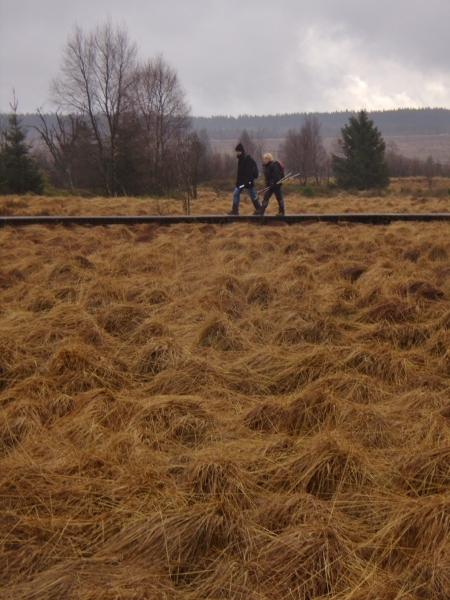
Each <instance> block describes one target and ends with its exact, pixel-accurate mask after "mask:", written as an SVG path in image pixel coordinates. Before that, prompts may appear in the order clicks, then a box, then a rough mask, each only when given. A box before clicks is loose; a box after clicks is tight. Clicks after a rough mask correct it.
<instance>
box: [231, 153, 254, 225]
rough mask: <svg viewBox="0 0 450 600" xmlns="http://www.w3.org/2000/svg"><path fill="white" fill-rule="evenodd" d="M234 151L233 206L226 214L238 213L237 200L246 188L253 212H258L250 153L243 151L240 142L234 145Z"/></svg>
mask: <svg viewBox="0 0 450 600" xmlns="http://www.w3.org/2000/svg"><path fill="white" fill-rule="evenodd" d="M235 152H236V157H237V159H238V169H237V177H236V187H235V189H234V194H233V206H232V208H231V211H230V212H229V213H228V214H229V215H238V214H239V200H240V196H241V192H242V190H244V189H245V190H247V194H248V195H249V196H250V200H251V201H252V203H253V206H254V207H255V212H254V213H253V214H260V211H261V210H262V207H261V204H260V202H259V200H258V196H257V195H256V192H255V189H254V185H255V182H254V179H253V161H252V159H251V157H250V155H249V154H246V153H245V150H244V146H243V145H242V144H241V143H240V142H239V144H238V145H237V146H236V148H235Z"/></svg>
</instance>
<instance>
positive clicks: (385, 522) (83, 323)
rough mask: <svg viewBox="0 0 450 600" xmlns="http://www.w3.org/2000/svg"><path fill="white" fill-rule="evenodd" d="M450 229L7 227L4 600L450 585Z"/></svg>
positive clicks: (0, 273)
mask: <svg viewBox="0 0 450 600" xmlns="http://www.w3.org/2000/svg"><path fill="white" fill-rule="evenodd" d="M213 196H214V195H213V194H212V195H211V197H210V198H209V199H207V198H204V199H203V200H202V199H201V200H200V201H199V205H200V203H201V202H203V203H204V205H203V204H202V205H201V206H203V208H202V209H201V210H203V211H208V212H215V211H214V210H208V207H209V205H208V204H207V202H209V203H210V204H211V203H213V202H216V203H217V207H218V208H220V210H225V208H228V205H229V198H226V199H225V198H223V199H217V200H214V198H213ZM289 198H291V199H290V200H289ZM341 200H342V198H341ZM294 201H295V202H298V204H299V205H300V204H301V203H303V206H305V207H306V208H307V209H308V210H310V211H311V212H314V211H317V212H319V210H318V209H317V208H314V207H313V206H312V205H313V204H314V203H316V202H319V203H320V202H322V200H314V199H313V200H306V199H303V198H300V197H298V198H294V197H293V196H291V197H289V196H288V197H287V201H286V204H287V205H288V202H292V205H293V204H294ZM333 201H336V202H337V200H333V199H330V200H323V202H324V203H325V202H328V203H331V202H333ZM407 201H408V198H400V197H399V198H396V197H395V196H388V197H387V198H366V199H363V198H357V197H351V198H350V197H349V198H348V205H352V202H353V204H354V207H355V208H352V210H358V207H359V210H367V211H370V210H373V208H372V207H369V206H367V204H364V203H365V202H369V203H373V205H375V203H376V204H377V206H378V210H383V209H384V210H386V211H388V212H393V210H394V209H393V208H392V207H388V206H386V205H387V204H388V203H389V202H392V203H394V205H395V207H396V208H397V207H398V205H400V207H399V208H398V209H399V210H410V211H416V210H417V209H416V208H415V207H414V205H412V204H411V202H412V201H411V199H409V202H410V204H409V205H408V206H407ZM4 202H5V203H7V204H8V206H9V209H8V206H6V204H4V208H5V210H6V209H8V210H11V211H13V212H14V211H15V212H19V210H22V211H25V212H27V211H28V212H29V213H32V212H39V211H38V210H37V207H38V206H39V203H40V205H41V208H42V207H43V206H44V205H45V206H46V207H45V208H42V210H43V211H47V212H52V211H53V212H56V213H58V212H62V210H63V209H62V208H59V206H58V203H59V205H60V206H61V207H62V206H63V204H64V205H65V209H64V210H65V211H66V212H70V211H75V212H77V213H81V212H85V213H86V212H87V210H85V207H86V206H88V205H89V206H90V208H91V214H92V213H93V214H101V213H103V214H104V213H105V212H111V213H113V212H117V210H118V209H117V208H115V209H114V210H111V205H110V204H109V203H108V201H107V200H100V199H97V200H91V201H87V200H82V199H74V200H73V203H72V204H71V200H70V199H62V198H60V199H54V200H51V201H49V200H44V199H34V200H33V199H28V198H9V199H6V200H5V201H4ZM114 202H116V203H117V204H118V203H119V202H122V203H123V204H122V205H123V206H124V208H123V209H122V210H123V211H125V209H126V210H128V211H129V213H133V212H138V210H139V207H141V210H144V208H143V207H144V206H145V201H144V200H139V201H133V200H129V203H128V205H127V206H126V207H125V203H124V202H123V201H119V200H117V201H114ZM148 202H150V201H148ZM152 202H153V201H152ZM167 202H168V203H169V201H167ZM358 202H359V204H357V203H358ZM429 202H430V203H431V202H435V203H439V202H441V200H439V199H430V200H429ZM46 203H47V205H48V206H47V205H46ZM89 203H90V204H89ZM307 203H309V204H307ZM402 203H403V204H402ZM169 204H170V203H169ZM336 206H337V204H336ZM420 206H423V205H422V204H421V205H420ZM436 206H438V204H436ZM14 207H15V208H14ZM20 207H21V208H20ZM52 207H53V209H52ZM243 208H245V210H247V209H249V206H248V205H245V204H244V205H243ZM274 208H275V207H272V206H271V209H274ZM444 208H445V207H444V205H443V204H439V208H438V210H443V209H444ZM341 209H342V204H341ZM145 210H148V208H146V209H145ZM193 210H194V209H193ZM291 210H292V208H290V207H289V205H288V211H291ZM327 210H330V208H328V209H327ZM332 210H334V209H332ZM243 212H245V211H243ZM249 212H250V211H249ZM449 228H450V224H448V223H408V224H405V223H395V224H392V225H389V226H367V225H345V224H343V225H332V224H320V223H315V224H309V225H307V224H305V225H293V226H287V225H284V224H283V223H281V222H280V223H279V224H278V226H260V225H257V224H230V225H225V226H213V225H203V226H202V225H176V226H172V227H167V228H164V227H156V226H153V227H148V226H136V227H134V228H131V227H129V228H128V227H124V226H111V227H97V228H82V227H75V226H74V227H67V228H63V227H59V226H58V227H44V226H29V227H23V228H17V229H13V228H8V227H7V228H3V229H1V230H0V252H1V263H0V486H1V489H0V511H1V513H0V540H1V548H0V598H1V599H2V600H3V599H5V600H6V599H10V600H12V599H14V600H17V599H24V600H25V599H30V600H31V599H39V600H44V599H45V600H50V599H51V600H54V599H60V598H61V599H69V600H70V599H79V600H88V599H89V600H99V599H108V600H113V599H114V600H118V599H123V600H131V599H135V600H138V599H152V600H153V599H159V600H163V599H164V600H200V599H203V598H204V599H212V600H213V599H216V600H219V599H222V600H223V599H234V600H238V599H239V600H244V599H245V600H247V599H249V598H252V599H255V600H284V599H286V600H288V599H294V598H298V599H312V598H314V599H319V598H320V599H325V598H326V599H341V600H344V599H352V600H375V599H383V600H394V599H398V600H399V599H402V600H406V599H409V600H411V599H414V598H420V599H430V600H431V599H433V600H443V599H444V598H447V597H448V593H449V592H448V590H449V589H450V559H449V556H450V534H449V525H450V347H449V342H450V236H449Z"/></svg>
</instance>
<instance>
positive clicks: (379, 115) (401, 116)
mask: <svg viewBox="0 0 450 600" xmlns="http://www.w3.org/2000/svg"><path fill="white" fill-rule="evenodd" d="M356 114H357V111H349V110H346V111H341V112H322V113H319V112H318V113H291V114H284V115H263V116H257V115H240V116H239V117H229V116H215V117H191V119H192V125H193V128H194V129H196V130H197V131H202V130H203V131H205V132H206V133H207V134H208V137H209V138H210V139H211V140H235V139H238V138H239V136H240V135H241V133H242V131H243V130H244V129H246V130H247V131H248V133H249V134H250V135H251V136H252V137H256V138H258V137H263V138H266V139H281V138H284V137H286V134H287V132H288V131H289V130H290V129H299V128H300V127H301V126H302V124H303V122H304V120H305V117H307V116H308V115H314V116H315V117H317V119H318V121H319V123H320V124H321V135H322V137H324V138H333V137H339V136H340V133H341V128H342V127H344V125H346V124H347V123H348V119H349V118H350V117H351V116H353V115H356ZM19 116H20V118H21V119H22V124H23V125H24V126H26V127H29V128H31V129H30V130H29V134H30V137H31V138H34V137H36V132H35V130H33V129H32V128H33V127H39V126H40V125H42V123H41V121H40V119H39V116H38V115H37V114H30V113H27V114H22V115H19ZM369 117H370V118H371V119H372V120H373V122H374V124H375V125H376V126H377V127H378V129H379V130H380V131H381V133H382V134H383V135H385V136H392V135H439V134H450V109H448V108H399V109H396V110H383V111H373V112H369ZM53 119H54V117H52V115H46V120H47V122H48V124H51V123H52V122H53ZM5 122H6V115H4V114H3V115H0V126H1V125H2V123H5Z"/></svg>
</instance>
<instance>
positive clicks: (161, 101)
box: [133, 56, 191, 192]
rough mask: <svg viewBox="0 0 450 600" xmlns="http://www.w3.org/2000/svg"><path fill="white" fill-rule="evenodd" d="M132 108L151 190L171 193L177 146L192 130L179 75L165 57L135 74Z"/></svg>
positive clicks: (152, 61)
mask: <svg viewBox="0 0 450 600" xmlns="http://www.w3.org/2000/svg"><path fill="white" fill-rule="evenodd" d="M133 107H134V114H135V119H136V121H137V123H138V126H139V129H140V132H141V136H142V139H143V144H144V151H145V155H146V159H147V165H148V169H149V173H150V180H151V186H152V187H153V188H154V189H156V190H157V191H160V192H162V191H169V190H170V184H171V180H172V178H173V175H174V174H173V169H172V167H171V164H172V162H173V161H172V159H173V157H174V155H175V150H176V145H177V142H178V141H179V140H180V139H182V138H183V135H184V134H185V133H186V132H187V131H188V130H189V129H190V127H191V120H190V118H189V107H188V105H187V102H186V100H185V93H184V90H183V88H182V87H181V84H180V82H179V80H178V76H177V73H176V71H175V70H174V69H172V67H170V66H169V65H168V64H167V62H166V61H165V60H164V58H163V57H162V56H158V57H156V59H154V60H149V61H148V62H146V63H145V64H144V65H142V66H140V67H139V68H138V69H137V70H136V72H135V79H134V86H133Z"/></svg>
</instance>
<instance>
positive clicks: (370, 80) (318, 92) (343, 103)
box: [0, 0, 450, 117]
mask: <svg viewBox="0 0 450 600" xmlns="http://www.w3.org/2000/svg"><path fill="white" fill-rule="evenodd" d="M108 19H109V20H111V21H112V22H113V23H114V24H118V25H121V26H125V27H126V29H127V30H128V33H129V36H130V39H131V40H132V41H134V42H136V44H137V46H138V53H139V58H140V60H141V61H142V62H144V61H146V60H147V59H150V58H154V57H155V56H156V55H158V54H162V55H163V57H164V59H165V60H166V61H167V62H168V63H169V64H170V65H171V66H172V67H173V68H174V69H175V70H176V72H177V73H178V77H179V80H180V82H181V85H182V87H183V89H184V90H185V93H186V99H187V102H188V104H189V106H190V107H191V114H192V115H194V116H206V117H207V116H213V115H231V116H238V115H242V114H250V115H267V114H278V113H279V114H283V113H292V112H328V111H331V112H333V111H340V110H359V109H361V108H365V109H367V110H368V111H371V110H386V109H395V108H421V107H443V108H450V35H449V23H450V0H69V1H68V0H0V111H1V112H5V111H8V110H9V108H10V103H11V102H12V101H13V90H14V93H15V96H16V98H17V101H18V110H19V112H21V113H26V112H35V111H36V109H38V108H42V109H44V111H45V112H51V111H53V110H55V108H56V107H55V106H54V105H53V104H52V102H51V99H50V83H51V81H52V79H54V78H55V77H57V76H58V73H59V70H60V66H61V57H62V53H63V49H64V47H65V45H66V43H67V40H68V38H69V36H70V35H71V33H72V32H73V29H74V26H75V25H77V26H80V27H81V28H82V29H83V31H85V32H89V31H90V30H91V29H93V28H94V27H95V26H96V25H99V24H100V25H101V24H103V23H105V22H107V21H108Z"/></svg>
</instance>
